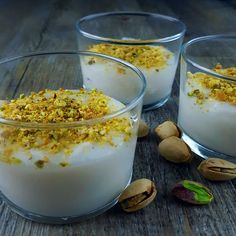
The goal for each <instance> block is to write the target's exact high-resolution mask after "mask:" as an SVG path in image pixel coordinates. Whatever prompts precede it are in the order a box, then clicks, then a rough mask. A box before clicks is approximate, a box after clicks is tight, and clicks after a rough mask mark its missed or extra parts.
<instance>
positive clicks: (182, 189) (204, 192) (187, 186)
mask: <svg viewBox="0 0 236 236" xmlns="http://www.w3.org/2000/svg"><path fill="white" fill-rule="evenodd" d="M172 194H173V195H174V196H175V197H177V198H178V199H180V200H181V201H184V202H188V203H191V204H196V205H204V204H209V203H211V202H212V201H213V199H214V197H213V194H212V193H211V191H210V189H208V188H207V187H206V186H204V185H203V184H200V183H198V182H195V181H190V180H182V181H180V182H178V183H177V184H175V186H174V187H173V189H172Z"/></svg>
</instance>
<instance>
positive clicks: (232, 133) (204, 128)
mask: <svg viewBox="0 0 236 236" xmlns="http://www.w3.org/2000/svg"><path fill="white" fill-rule="evenodd" d="M214 71H215V72H217V73H219V74H222V75H225V76H227V77H230V78H232V79H235V82H230V81H226V80H221V79H218V78H216V77H213V76H210V75H207V74H205V73H200V72H197V73H194V74H192V73H191V72H188V73H187V79H186V81H185V84H184V85H183V86H184V88H181V89H180V104H179V118H178V122H179V125H180V126H181V128H182V129H183V131H184V132H185V133H186V134H187V135H188V136H190V137H191V138H192V139H194V140H195V141H196V142H197V143H199V144H201V145H203V146H205V147H207V148H209V149H211V150H214V151H217V152H220V153H223V154H226V155H229V156H233V157H236V145H235V141H236V124H235V119H236V67H230V68H222V66H221V65H219V64H218V65H216V67H215V68H214Z"/></svg>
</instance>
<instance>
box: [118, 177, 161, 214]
mask: <svg viewBox="0 0 236 236" xmlns="http://www.w3.org/2000/svg"><path fill="white" fill-rule="evenodd" d="M156 194H157V190H156V186H155V184H154V182H152V181H151V180H149V179H138V180H135V181H134V182H132V183H131V184H130V185H129V186H128V187H127V188H126V189H125V190H124V191H123V193H122V194H121V196H120V197H119V203H120V204H121V207H122V209H123V210H124V211H126V212H134V211H137V210H139V209H142V208H144V207H145V206H147V205H148V204H150V203H151V202H152V201H153V200H154V198H155V197H156Z"/></svg>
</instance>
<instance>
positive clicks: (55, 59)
mask: <svg viewBox="0 0 236 236" xmlns="http://www.w3.org/2000/svg"><path fill="white" fill-rule="evenodd" d="M91 60H93V61H99V62H100V61H102V62H103V63H104V64H107V67H109V72H112V71H113V70H117V69H118V68H119V69H124V70H126V71H129V74H130V75H131V76H132V77H131V79H132V83H133V84H134V89H133V90H132V91H131V92H130V93H129V97H127V96H126V97H125V98H124V97H123V89H122V88H120V87H114V86H112V78H111V81H110V84H109V85H108V86H109V87H106V91H105V95H104V94H103V93H102V92H101V91H103V92H104V86H103V83H104V81H103V80H102V78H101V77H100V74H99V73H97V71H96V69H95V70H94V69H92V70H93V74H92V75H91V74H90V75H89V76H92V77H91V79H94V80H96V83H94V84H93V87H89V88H87V89H86V90H85V89H83V88H82V85H83V79H84V78H86V77H87V74H86V73H87V71H86V70H83V71H81V68H80V63H81V62H83V63H84V66H85V67H86V66H88V67H90V64H89V62H90V61H91ZM106 73H107V72H106V70H104V71H103V74H104V76H106ZM0 74H1V80H0V99H1V100H0V101H1V106H0V190H1V192H0V193H1V197H2V198H3V199H4V200H5V201H6V202H7V203H8V204H9V205H10V206H11V208H12V209H13V210H14V211H16V212H17V213H18V214H20V215H22V216H24V217H26V218H28V219H31V220H35V221H39V222H46V223H71V222H74V221H77V220H81V219H85V218H88V217H90V216H94V215H97V214H101V213H102V212H104V211H105V210H107V209H109V208H110V207H112V206H113V205H114V204H115V203H116V202H117V199H118V197H119V195H120V193H121V192H122V191H123V190H124V188H125V187H126V186H127V185H128V184H129V182H130V179H131V176H132V168H133V159H134V152H135V146H136V139H137V128H138V120H139V117H140V113H141V109H142V99H143V96H144V92H145V86H146V85H145V79H144V76H143V75H142V73H141V72H140V71H139V70H138V69H136V68H135V67H134V66H133V65H131V64H129V63H126V62H123V61H121V60H119V59H115V58H112V57H109V56H105V55H100V54H95V53H92V52H42V53H33V54H29V55H24V56H19V57H15V58H10V59H5V60H1V62H0ZM120 79H121V80H123V86H124V87H126V86H127V83H129V81H127V80H126V79H125V78H124V76H123V75H122V74H120ZM114 83H116V81H114ZM108 96H109V97H108Z"/></svg>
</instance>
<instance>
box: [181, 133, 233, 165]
mask: <svg viewBox="0 0 236 236" xmlns="http://www.w3.org/2000/svg"><path fill="white" fill-rule="evenodd" d="M182 139H183V140H184V141H185V142H186V143H187V144H188V145H189V147H190V148H191V150H192V151H193V152H194V153H195V154H197V155H198V156H199V157H201V158H203V159H207V158H208V157H216V158H221V159H224V160H227V161H231V162H235V163H236V157H233V156H229V155H225V154H223V153H220V152H217V151H214V150H211V149H209V148H207V147H205V146H203V145H201V144H199V143H198V142H196V141H195V140H194V139H192V138H191V136H189V135H187V134H186V133H184V132H183V134H182Z"/></svg>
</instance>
